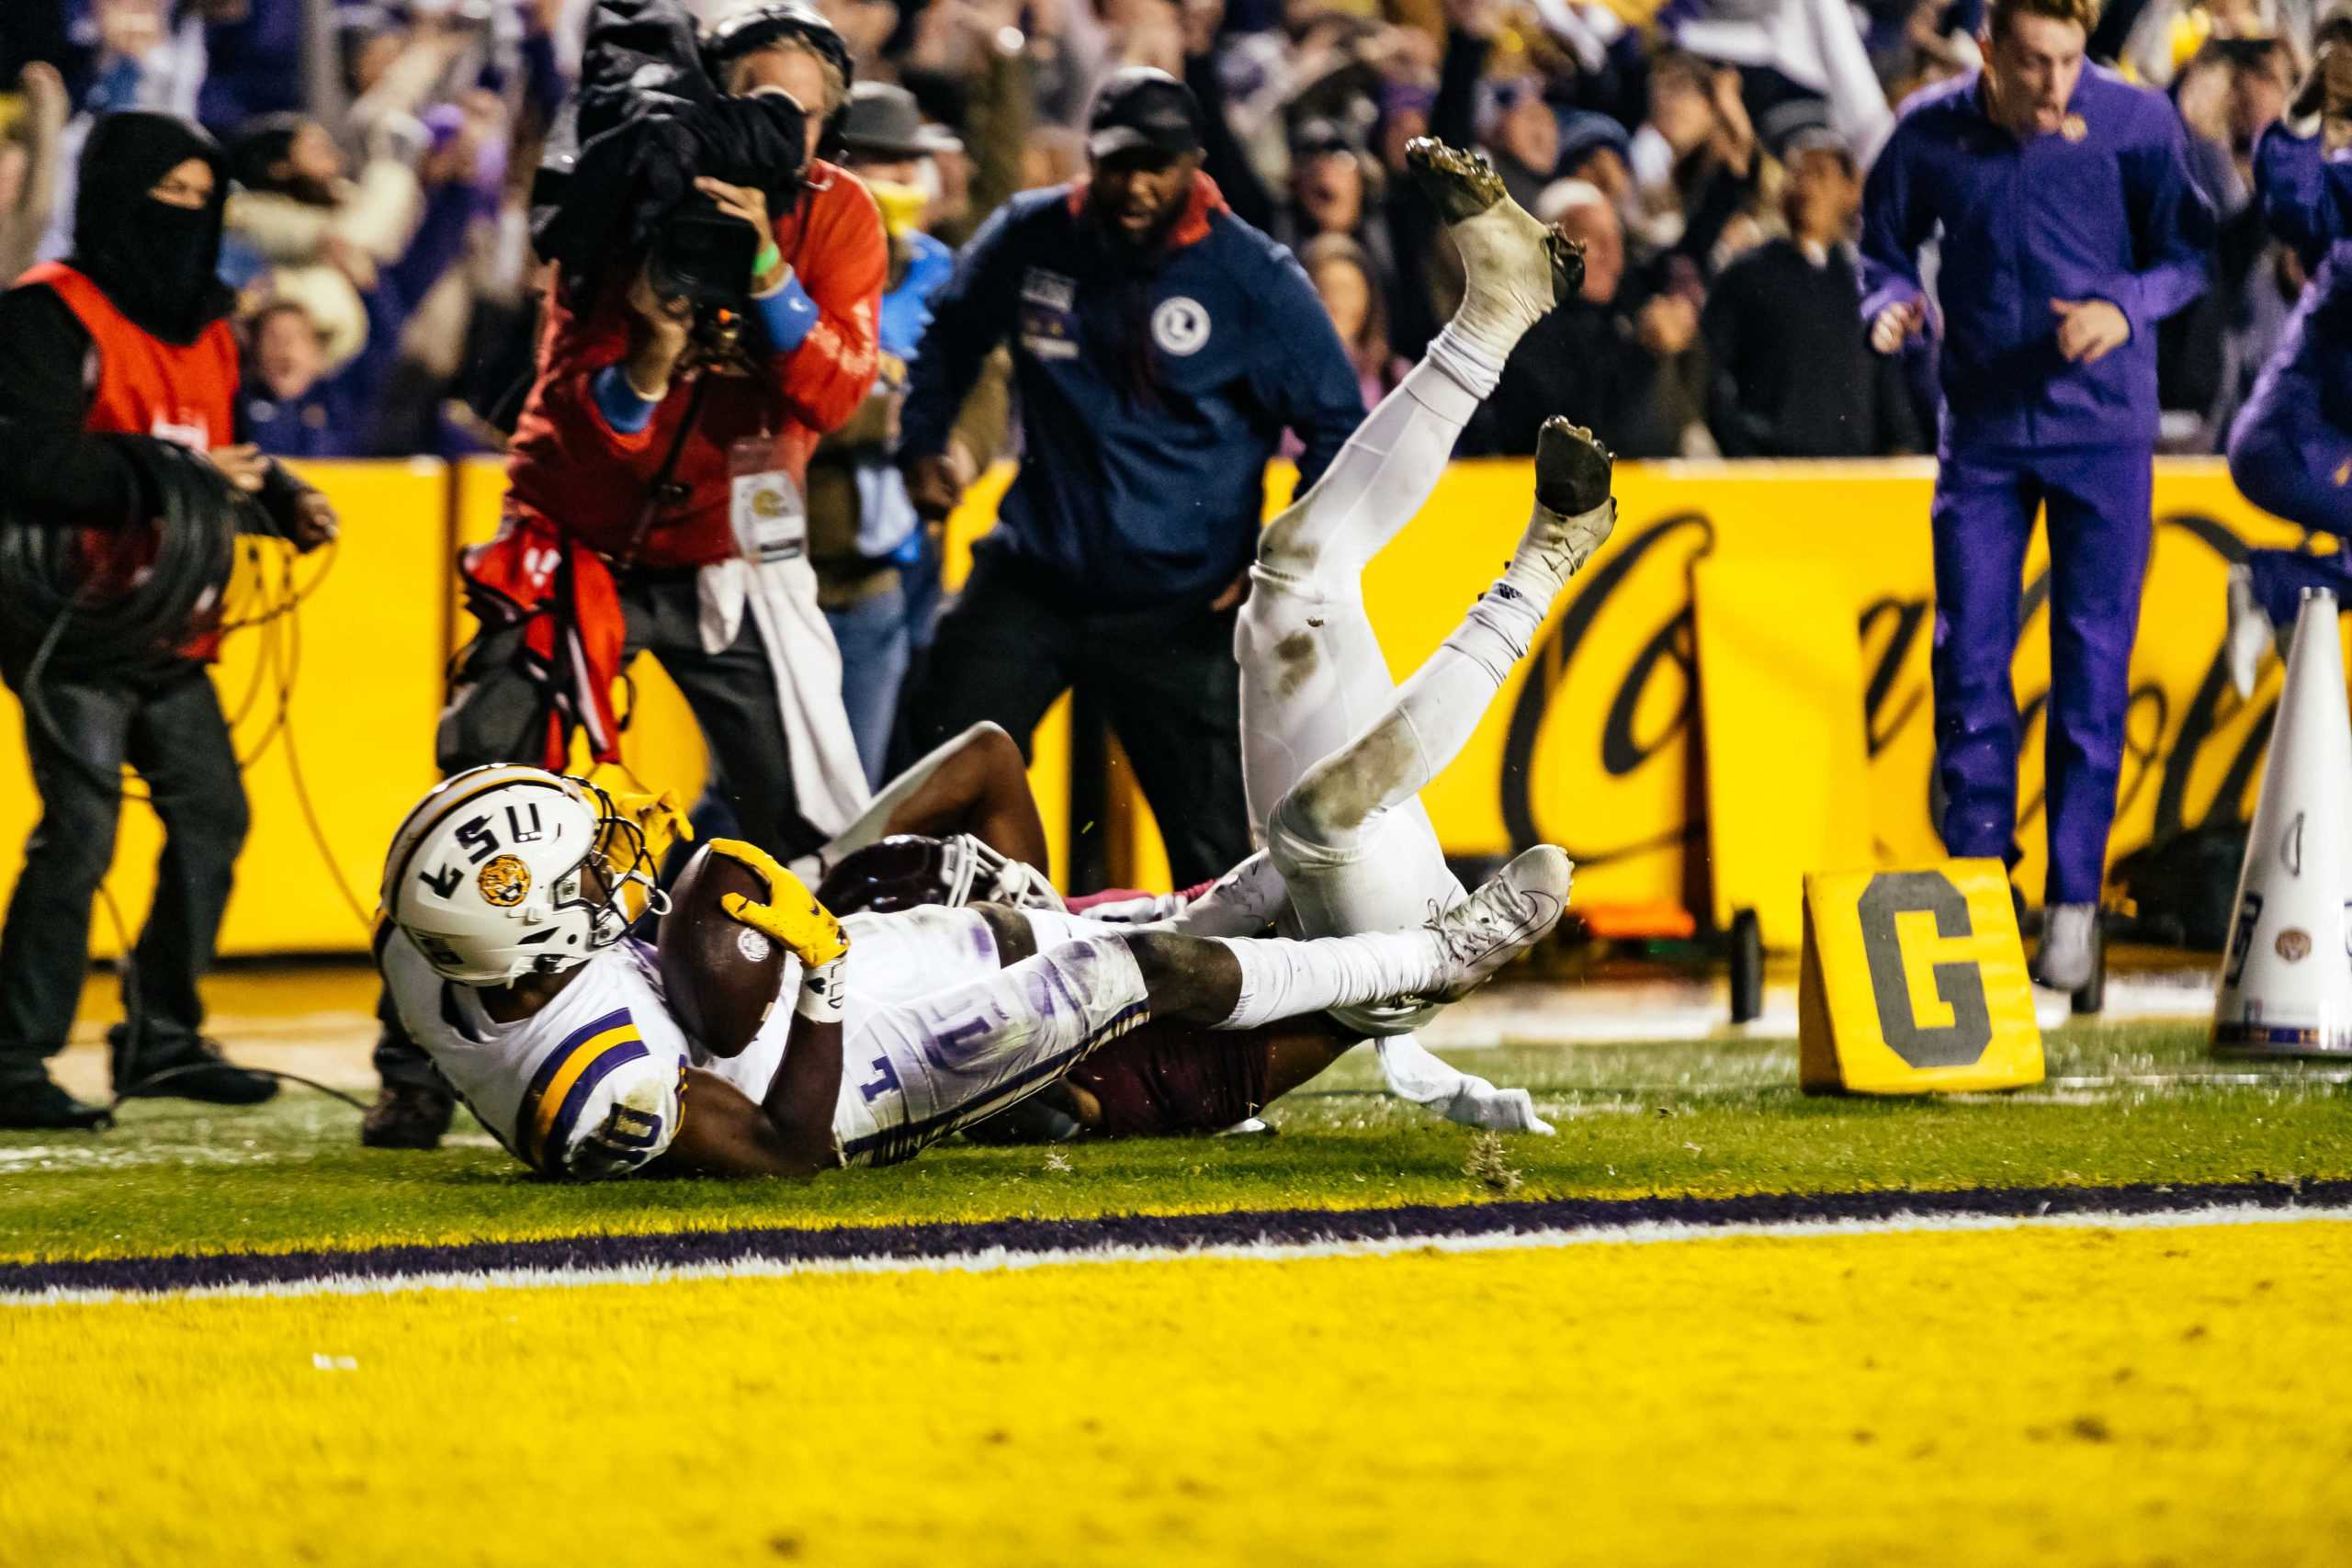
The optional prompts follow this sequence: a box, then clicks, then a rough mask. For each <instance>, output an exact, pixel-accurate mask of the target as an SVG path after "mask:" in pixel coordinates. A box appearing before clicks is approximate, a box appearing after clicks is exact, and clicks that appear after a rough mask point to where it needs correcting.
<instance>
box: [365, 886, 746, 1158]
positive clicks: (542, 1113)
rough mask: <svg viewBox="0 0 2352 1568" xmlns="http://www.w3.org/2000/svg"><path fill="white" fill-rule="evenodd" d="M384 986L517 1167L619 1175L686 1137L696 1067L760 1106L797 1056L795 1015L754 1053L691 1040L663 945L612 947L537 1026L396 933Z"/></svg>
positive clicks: (387, 953)
mask: <svg viewBox="0 0 2352 1568" xmlns="http://www.w3.org/2000/svg"><path fill="white" fill-rule="evenodd" d="M383 970H384V982H385V984H386V985H387V986H388V987H390V990H391V993H392V1001H393V1005H394V1006H396V1007H398V1008H399V1009H400V1014H401V1022H402V1023H404V1024H406V1025H407V1026H408V1032H409V1034H410V1037H411V1038H413V1039H414V1040H415V1041H416V1043H418V1044H420V1045H422V1046H424V1049H425V1052H426V1054H427V1055H431V1056H432V1058H433V1061H434V1065H435V1066H438V1067H439V1068H440V1069H441V1073H442V1076H443V1077H447V1079H448V1080H449V1083H450V1086H451V1087H452V1088H454V1089H457V1091H458V1094H460V1095H461V1096H463V1097H464V1099H465V1101H466V1103H467V1104H468V1105H469V1106H470V1107H471V1108H472V1110H473V1113H474V1115H475V1116H476V1117H477V1118H479V1119H480V1120H481V1124H482V1125H483V1126H485V1127H487V1128H489V1129H490V1131H491V1134H492V1135H493V1136H494V1137H496V1138H497V1139H498V1141H499V1142H500V1143H502V1144H503V1145H506V1147H507V1150H508V1151H509V1152H510V1153H512V1154H513V1155H514V1156H515V1157H516V1158H517V1159H519V1160H521V1161H523V1163H524V1164H526V1165H528V1166H529V1167H531V1168H533V1169H534V1170H537V1171H540V1172H543V1173H545V1174H547V1175H549V1176H574V1177H592V1178H593V1177H599V1176H617V1175H620V1174H622V1173H623V1172H625V1171H630V1170H634V1169H636V1168H638V1167H639V1166H641V1165H644V1164H646V1163H647V1162H648V1161H650V1160H652V1159H653V1158H655V1157H656V1156H659V1155H660V1154H661V1153H662V1150H664V1149H666V1148H668V1147H669V1146H670V1140H671V1139H673V1138H674V1137H676V1136H677V1134H678V1117H679V1107H680V1095H681V1092H682V1088H683V1084H684V1075H685V1070H686V1068H687V1067H689V1066H695V1067H701V1068H704V1069H706V1070H707V1071H709V1072H713V1073H716V1074H718V1076H719V1077H723V1078H725V1079H727V1080H728V1081H729V1083H732V1084H733V1085H735V1087H736V1088H738V1089H741V1090H742V1091H743V1092H744V1093H746V1094H748V1095H750V1096H751V1097H752V1099H754V1100H757V1099H759V1098H760V1097H761V1096H762V1095H763V1094H765V1093H766V1092H767V1087H768V1080H769V1079H771V1078H773V1077H775V1069H776V1064H777V1063H778V1062H780V1061H781V1060H783V1057H784V1032H785V1031H784V1025H785V1024H786V1022H788V1014H789V1011H790V1010H788V1009H780V1010H779V1011H780V1012H783V1013H786V1015H787V1017H786V1018H785V1019H781V1020H780V1019H776V1018H774V1017H772V1018H771V1019H770V1027H767V1028H763V1029H762V1031H761V1032H760V1034H759V1036H758V1037H757V1038H755V1039H754V1040H753V1041H752V1043H751V1045H750V1046H749V1047H748V1048H747V1049H746V1050H745V1051H744V1052H743V1054H742V1055H740V1056H735V1057H732V1058H729V1057H723V1056H714V1055H711V1054H710V1053H709V1052H707V1051H706V1050H704V1049H703V1047H702V1046H701V1045H700V1044H699V1043H696V1042H695V1041H694V1040H692V1039H690V1038H688V1036H687V1034H686V1032H685V1031H684V1029H681V1028H680V1027H679V1026H678V1022H677V1020H675V1019H674V1018H673V1017H671V1015H670V1010H669V1007H668V1004H667V1003H665V1002H664V1001H663V999H662V976H661V972H660V970H659V969H658V968H657V966H656V964H655V959H654V953H653V949H652V948H651V947H650V946H649V945H647V944H646V943H644V942H637V941H635V940H633V939H632V940H628V941H624V942H619V943H617V944H616V945H615V946H612V947H608V948H606V949H605V950H604V951H603V952H602V953H597V954H596V955H595V956H594V958H591V959H590V960H589V961H588V962H587V963H586V964H582V966H581V968H580V972H579V973H578V974H577V975H576V976H574V977H573V978H572V981H571V984H570V985H568V986H566V987H564V988H563V989H562V990H561V991H560V992H559V993H557V995H556V997H555V998H554V999H553V1000H551V1001H549V1002H548V1005H547V1006H546V1007H544V1008H541V1009H540V1010H538V1011H537V1012H536V1013H534V1014H532V1015H531V1016H530V1017H529V1018H526V1019H523V1020H520V1021H516V1022H514V1023H500V1022H497V1021H494V1020H493V1019H492V1018H491V1017H490V1015H489V1014H488V1013H487V1012H485V1011H483V1010H482V1005H481V995H480V993H478V992H477V991H476V990H475V989H474V988H473V987H471V986H467V985H461V984H459V983H458V982H457V981H454V980H445V979H443V978H442V977H441V976H438V975H436V974H435V973H434V972H433V969H432V967H431V966H430V965H429V964H426V963H425V962H424V954H423V953H419V952H418V951H417V950H416V947H415V944H414V943H413V942H410V941H409V939H408V936H407V933H405V932H403V931H394V932H392V934H391V939H390V942H387V943H386V945H385V948H384V956H383Z"/></svg>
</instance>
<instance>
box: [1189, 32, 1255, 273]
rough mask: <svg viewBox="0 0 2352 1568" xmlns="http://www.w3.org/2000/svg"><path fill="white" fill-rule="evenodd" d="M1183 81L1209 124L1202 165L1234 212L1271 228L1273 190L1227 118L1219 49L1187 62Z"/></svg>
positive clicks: (1205, 125)
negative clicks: (1198, 103)
mask: <svg viewBox="0 0 2352 1568" xmlns="http://www.w3.org/2000/svg"><path fill="white" fill-rule="evenodd" d="M1184 85H1186V86H1188V87H1190V88H1192V89H1193V97H1194V98H1196V99H1198V100H1199V102H1200V106H1201V121H1202V123H1203V125H1204V127H1205V128H1206V134H1205V135H1204V136H1203V137H1202V141H1204V143H1205V144H1206V145H1205V147H1204V155H1203V157H1202V160H1201V167H1202V168H1203V169H1204V170H1205V171H1206V172H1207V174H1208V176H1209V178H1211V179H1213V180H1215V181H1216V188H1217V189H1218V190H1220V191H1222V192H1223V193H1224V194H1225V202H1226V205H1227V207H1230V208H1232V209H1233V211H1234V215H1235V216H1236V217H1238V218H1239V219H1240V220H1242V221H1243V222H1245V223H1247V224H1249V225H1250V227H1251V228H1253V229H1265V228H1270V227H1272V224H1273V220H1274V194H1273V192H1272V191H1270V190H1268V189H1267V188H1266V182H1265V181H1263V180H1261V179H1260V178H1259V177H1258V171H1257V170H1256V169H1255V168H1254V167H1252V166H1251V164H1250V155H1249V154H1248V153H1247V152H1243V151H1242V148H1241V142H1240V139H1239V138H1238V137H1236V136H1235V135H1234V134H1233V124H1232V122H1231V121H1230V120H1229V119H1227V118H1226V112H1225V78H1224V77H1223V76H1222V75H1220V74H1219V73H1218V72H1217V68H1216V50H1214V49H1212V50H1210V51H1208V52H1207V53H1205V54H1196V55H1194V56H1193V58H1192V59H1190V60H1187V61H1186V62H1184Z"/></svg>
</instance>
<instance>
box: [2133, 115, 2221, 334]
mask: <svg viewBox="0 0 2352 1568" xmlns="http://www.w3.org/2000/svg"><path fill="white" fill-rule="evenodd" d="M2154 118H2155V120H2156V124H2157V130H2156V134H2155V135H2154V136H2152V137H2151V138H2149V140H2148V141H2146V142H2145V143H2143V144H2142V145H2141V146H2138V147H2135V148H2133V149H2132V150H2131V152H2127V153H2126V154H2124V157H2123V198H2124V209H2125V211H2126V212H2127V213H2128V214H2129V216H2130V218H2131V254H2132V259H2133V261H2134V262H2136V263H2137V264H2138V270H2137V271H2136V272H2134V273H2132V274H2131V276H2130V277H2129V278H2127V279H2126V280H2125V282H2124V284H2123V287H2122V288H2120V290H2119V292H2120V293H2121V294H2123V295H2124V296H2125V297H2124V298H2123V299H2118V300H2116V301H2115V304H2116V305H2117V306H2119V307H2120V309H2121V310H2122V311H2123V314H2124V316H2125V317H2126V319H2128V320H2129V321H2131V335H2132V336H2133V337H2138V336H2139V335H2140V334H2141V333H2146V332H2153V331H2154V330H2155V325H2156V323H2157V322H2158V321H2163V320H2164V319H2165V317H2166V316H2169V315H2171V314H2172V313H2173V312H2174V311H2176V310H2179V309H2180V308H2181V307H2182V306H2184V305H2187V304H2188V303H2189V302H2190V301H2192V300H2194V299H2199V298H2200V297H2201V296H2202V295H2203V294H2204V292H2205V290H2206V288H2208V287H2209V286H2210V285H2211V275H2212V264H2213V244H2214V241H2215V238H2216V235H2217V232H2218V231H2217V226H2216V224H2215V222H2214V220H2213V209H2212V208H2211V207H2209V206H2208V205H2206V201H2205V198H2204V197H2201V196H2199V194H2198V193H2197V186H2196V185H2195V183H2194V182H2192V181H2191V180H2190V179H2189V177H2188V131H2187V130H2184V129H2183V128H2182V126H2181V123H2180V118H2179V117H2178V116H2177V115H2175V114H2173V113H2172V112H2171V111H2170V109H2169V108H2168V107H2167V108H2165V110H2164V111H2163V112H2162V113H2160V114H2157V115H2156V116H2154Z"/></svg>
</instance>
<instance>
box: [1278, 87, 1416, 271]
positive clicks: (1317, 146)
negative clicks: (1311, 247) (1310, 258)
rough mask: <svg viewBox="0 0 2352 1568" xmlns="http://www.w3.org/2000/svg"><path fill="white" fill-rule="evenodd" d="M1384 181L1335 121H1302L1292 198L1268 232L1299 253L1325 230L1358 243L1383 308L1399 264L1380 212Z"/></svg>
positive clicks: (1294, 146) (1294, 139)
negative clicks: (1381, 186)
mask: <svg viewBox="0 0 2352 1568" xmlns="http://www.w3.org/2000/svg"><path fill="white" fill-rule="evenodd" d="M1380 180H1381V175H1380V167H1379V165H1378V164H1375V163H1374V162H1373V160H1372V157H1371V155H1370V154H1369V153H1367V152H1364V151H1363V149H1362V148H1360V147H1358V146H1357V145H1356V143H1355V141H1353V140H1352V139H1351V138H1350V137H1349V135H1348V133H1347V132H1346V131H1345V130H1341V129H1340V125H1339V123H1338V122H1337V121H1335V120H1329V119H1308V120H1303V121H1301V122H1300V123H1299V125H1298V128H1297V129H1296V130H1293V131H1292V132H1291V137H1290V199H1289V200H1288V201H1287V202H1285V203H1283V205H1282V207H1281V208H1279V209H1277V211H1276V213H1275V219H1274V225H1273V227H1272V229H1271V230H1270V231H1269V232H1270V233H1272V235H1273V237H1274V238H1275V239H1277V240H1279V241H1281V242H1282V243H1283V244H1285V245H1288V246H1289V247H1290V248H1291V250H1292V251H1294V252H1296V253H1301V254H1303V253H1304V252H1305V251H1306V247H1307V245H1308V244H1309V243H1312V242H1313V241H1315V240H1317V239H1318V238H1321V237H1323V236H1325V235H1333V236H1338V237H1341V238H1345V239H1348V240H1351V241H1352V242H1354V243H1355V245H1356V247H1357V249H1358V250H1359V251H1360V252H1361V253H1362V254H1363V259H1364V263H1365V266H1366V269H1367V271H1368V274H1369V276H1371V278H1372V280H1373V287H1374V288H1375V289H1377V290H1378V291H1379V294H1380V298H1381V299H1382V301H1383V302H1384V309H1385V301H1386V300H1387V299H1388V298H1389V296H1390V295H1391V294H1392V293H1394V292H1395V290H1396V288H1397V265H1396V256H1395V254H1394V253H1393V252H1392V251H1391V249H1390V247H1389V243H1388V225H1387V224H1386V223H1385V222H1384V221H1383V220H1382V219H1381V214H1380V194H1381V191H1380Z"/></svg>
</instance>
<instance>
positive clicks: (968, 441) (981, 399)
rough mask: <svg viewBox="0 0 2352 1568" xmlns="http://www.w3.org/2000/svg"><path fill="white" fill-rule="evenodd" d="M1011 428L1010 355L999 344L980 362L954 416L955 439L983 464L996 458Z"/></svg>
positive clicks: (974, 459) (985, 465)
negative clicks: (973, 382)
mask: <svg viewBox="0 0 2352 1568" xmlns="http://www.w3.org/2000/svg"><path fill="white" fill-rule="evenodd" d="M1010 434H1012V355H1010V354H1008V353H1006V352H1005V351H1004V350H1003V349H1001V348H999V349H995V350H992V351H991V352H990V353H989V356H988V358H987V359H986V360H985V361H983V362H982V364H981V367H980V375H979V379H978V382H977V383H976V384H975V385H974V386H973V388H972V390H971V394H970V395H969V396H967V398H965V400H964V408H963V412H961V413H959V414H958V415H957V416H956V430H955V436H956V440H958V441H961V442H962V443H963V444H964V449H965V450H966V451H967V452H969V453H971V455H972V460H973V461H974V462H976V463H978V464H979V466H980V467H981V468H987V467H988V466H989V464H990V463H993V462H995V461H996V457H997V454H998V453H1000V452H1001V451H1003V450H1004V445H1005V441H1006V439H1007V437H1008V436H1009V435H1010Z"/></svg>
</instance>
